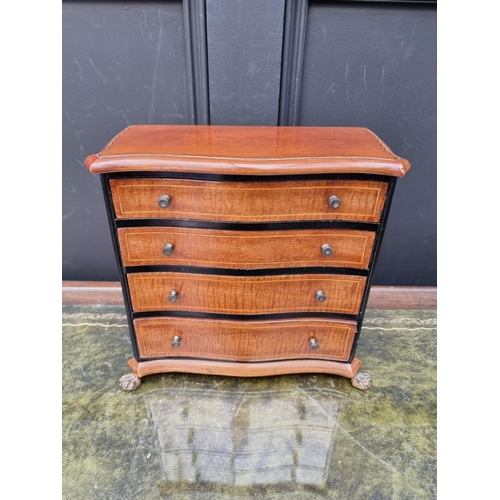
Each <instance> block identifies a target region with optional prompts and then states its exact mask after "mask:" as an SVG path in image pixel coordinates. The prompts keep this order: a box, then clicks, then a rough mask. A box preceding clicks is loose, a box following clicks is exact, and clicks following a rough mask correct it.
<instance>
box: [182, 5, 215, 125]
mask: <svg viewBox="0 0 500 500" xmlns="http://www.w3.org/2000/svg"><path fill="white" fill-rule="evenodd" d="M182 8H183V14H184V36H185V47H186V70H187V86H188V96H189V97H188V109H189V123H190V124H194V125H209V124H210V107H209V93H208V51H207V22H206V4H205V0H183V2H182Z"/></svg>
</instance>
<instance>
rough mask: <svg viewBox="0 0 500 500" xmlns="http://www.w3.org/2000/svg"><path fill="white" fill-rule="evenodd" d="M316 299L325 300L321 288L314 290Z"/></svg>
mask: <svg viewBox="0 0 500 500" xmlns="http://www.w3.org/2000/svg"><path fill="white" fill-rule="evenodd" d="M316 300H317V301H318V302H324V301H325V300H326V295H325V292H323V290H317V291H316Z"/></svg>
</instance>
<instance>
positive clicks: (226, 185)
mask: <svg viewBox="0 0 500 500" xmlns="http://www.w3.org/2000/svg"><path fill="white" fill-rule="evenodd" d="M110 186H111V193H112V198H113V204H114V208H115V213H116V216H117V217H118V218H119V219H137V218H168V219H190V220H210V221H220V222H247V223H248V222H272V221H274V222H280V221H302V220H304V221H307V220H347V221H362V222H378V221H379V220H380V215H381V212H382V209H383V206H384V202H385V197H386V194H387V183H385V182H375V181H286V182H209V181H194V180H165V179H111V180H110ZM165 194H166V195H168V196H170V198H171V202H170V205H169V206H168V207H167V208H160V207H159V206H158V199H159V198H160V197H161V196H163V195H165ZM332 195H335V196H338V197H339V198H340V199H341V201H342V204H341V206H340V207H339V208H336V209H333V208H331V207H330V205H329V204H328V198H329V197H330V196H332Z"/></svg>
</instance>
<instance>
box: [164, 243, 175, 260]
mask: <svg viewBox="0 0 500 500" xmlns="http://www.w3.org/2000/svg"><path fill="white" fill-rule="evenodd" d="M174 248H175V245H174V244H173V243H166V244H165V246H164V247H163V248H162V250H161V251H162V253H163V255H166V256H167V257H170V255H172V254H173V253H174Z"/></svg>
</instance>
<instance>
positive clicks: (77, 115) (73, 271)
mask: <svg viewBox="0 0 500 500" xmlns="http://www.w3.org/2000/svg"><path fill="white" fill-rule="evenodd" d="M62 13H63V18H62V28H63V32H62V36H63V59H62V62H63V67H62V71H63V96H62V110H63V116H62V122H63V137H62V141H63V155H62V161H63V172H62V181H63V199H62V201H63V233H62V235H63V279H67V280H117V279H118V271H117V269H116V261H115V257H114V254H113V249H112V245H111V238H110V235H109V228H108V222H107V217H106V211H105V207H104V202H103V199H102V193H101V185H100V180H99V178H98V177H96V176H92V175H91V174H89V173H88V172H87V170H86V169H85V168H84V166H83V161H84V159H85V157H86V156H88V155H90V154H92V153H96V152H97V151H100V150H101V149H102V147H103V146H104V145H105V143H106V142H107V141H108V140H109V139H111V138H112V137H113V136H114V135H116V134H117V133H118V132H120V131H121V130H122V129H124V128H125V127H127V126H128V125H129V124H138V123H176V124H180V123H188V122H189V117H188V114H189V109H188V95H187V90H186V89H187V82H186V61H185V45H184V30H183V10H182V2H181V1H176V2H133V3H132V2H124V3H122V2H65V3H63V9H62Z"/></svg>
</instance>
